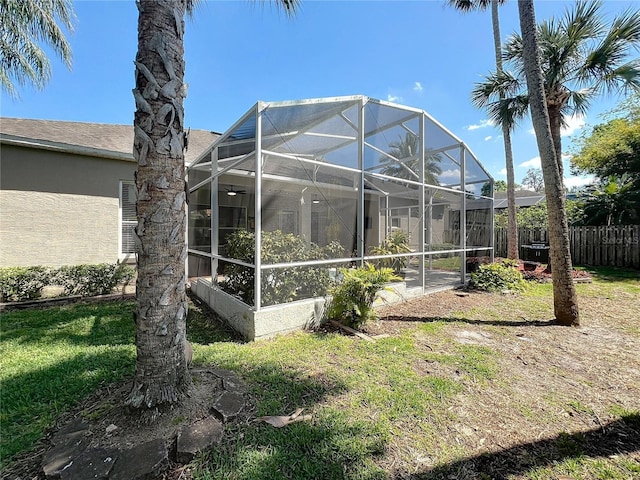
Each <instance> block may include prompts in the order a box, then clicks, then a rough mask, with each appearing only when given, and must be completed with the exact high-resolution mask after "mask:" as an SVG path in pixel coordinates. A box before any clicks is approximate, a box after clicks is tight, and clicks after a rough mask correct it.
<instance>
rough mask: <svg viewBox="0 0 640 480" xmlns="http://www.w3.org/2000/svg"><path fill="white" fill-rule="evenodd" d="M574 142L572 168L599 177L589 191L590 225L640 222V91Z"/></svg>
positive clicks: (586, 210) (587, 204)
mask: <svg viewBox="0 0 640 480" xmlns="http://www.w3.org/2000/svg"><path fill="white" fill-rule="evenodd" d="M614 112H615V114H616V115H618V117H617V118H612V119H610V120H609V121H608V122H606V123H604V124H601V125H596V126H595V127H594V128H593V129H591V131H589V132H586V133H584V134H583V135H582V136H581V137H580V138H579V139H578V140H576V141H575V142H574V146H575V147H574V152H573V153H574V154H573V156H572V158H571V170H572V172H574V173H576V174H589V175H594V176H595V177H596V181H595V183H594V185H592V186H591V187H590V188H587V189H586V190H585V192H586V195H585V202H586V205H585V215H586V216H585V223H586V224H587V225H624V224H626V225H637V224H638V223H640V94H636V95H634V96H632V97H631V98H630V99H628V100H627V101H626V102H624V103H623V104H622V105H621V106H619V107H618V108H616V109H615V111H614Z"/></svg>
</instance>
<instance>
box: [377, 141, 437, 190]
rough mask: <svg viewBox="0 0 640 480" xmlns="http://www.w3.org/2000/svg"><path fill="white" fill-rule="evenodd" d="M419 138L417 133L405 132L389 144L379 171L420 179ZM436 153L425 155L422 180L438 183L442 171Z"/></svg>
mask: <svg viewBox="0 0 640 480" xmlns="http://www.w3.org/2000/svg"><path fill="white" fill-rule="evenodd" d="M419 147H420V139H419V138H418V136H417V135H414V134H412V133H409V132H407V133H406V135H405V136H404V138H403V137H402V136H400V138H399V139H398V141H397V142H391V143H390V144H389V149H390V150H389V151H388V152H387V153H388V154H389V155H391V156H392V157H394V159H391V158H389V157H388V156H386V155H384V156H382V157H381V158H380V162H381V163H382V164H383V165H384V167H383V168H382V170H381V172H382V173H383V174H385V175H389V176H392V177H395V178H405V179H407V180H414V181H420V176H419V175H418V173H419V172H420V158H419V156H418V153H419V151H420V150H419ZM439 164H440V157H439V156H438V155H427V156H426V157H425V159H424V182H425V183H428V184H430V185H439V183H440V182H439V181H438V176H439V175H440V174H441V173H442V169H441V168H440V165H439Z"/></svg>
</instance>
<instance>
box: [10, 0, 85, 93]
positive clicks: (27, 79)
mask: <svg viewBox="0 0 640 480" xmlns="http://www.w3.org/2000/svg"><path fill="white" fill-rule="evenodd" d="M74 20H75V13H74V12H73V5H72V4H71V0H0V83H1V84H2V88H3V89H4V90H5V91H6V92H7V93H8V94H9V95H10V96H12V97H18V93H17V91H16V84H17V85H21V86H22V85H25V84H26V83H31V84H33V86H35V87H36V88H43V87H44V86H45V85H46V84H47V82H48V81H49V79H50V78H51V64H50V63H49V59H48V58H47V55H46V54H45V51H44V50H43V48H42V46H41V43H44V44H47V45H48V46H49V47H50V48H51V49H52V50H53V52H54V53H55V54H56V55H58V56H59V57H60V59H61V60H62V61H63V62H64V63H65V64H66V65H67V67H68V68H71V47H70V46H69V43H68V42H67V39H66V38H65V36H64V33H63V30H62V28H61V25H62V26H63V27H65V28H66V29H67V30H68V31H70V32H72V31H73V23H74ZM60 24H61V25H60Z"/></svg>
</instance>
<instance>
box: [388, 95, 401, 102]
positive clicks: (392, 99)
mask: <svg viewBox="0 0 640 480" xmlns="http://www.w3.org/2000/svg"><path fill="white" fill-rule="evenodd" d="M387 100H388V101H390V102H401V101H402V97H401V96H399V95H391V94H388V95H387Z"/></svg>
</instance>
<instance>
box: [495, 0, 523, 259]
mask: <svg viewBox="0 0 640 480" xmlns="http://www.w3.org/2000/svg"><path fill="white" fill-rule="evenodd" d="M491 24H492V26H493V46H494V50H495V55H496V71H497V72H498V73H501V72H502V45H501V36H500V17H499V15H498V0H491ZM503 98H504V95H502V94H501V95H500V99H501V100H502V99H503ZM502 138H503V139H504V158H505V165H506V168H507V258H512V259H514V260H517V259H518V223H517V220H516V178H515V173H514V170H513V149H512V146H511V130H510V129H509V126H508V125H506V124H503V125H502Z"/></svg>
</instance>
